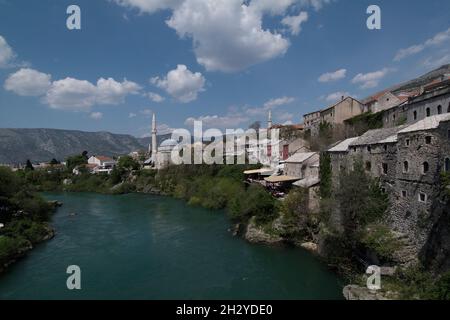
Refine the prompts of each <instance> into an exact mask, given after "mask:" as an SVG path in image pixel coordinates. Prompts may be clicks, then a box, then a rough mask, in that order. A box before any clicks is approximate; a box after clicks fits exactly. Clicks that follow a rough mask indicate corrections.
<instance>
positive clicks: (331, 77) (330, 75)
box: [318, 69, 347, 82]
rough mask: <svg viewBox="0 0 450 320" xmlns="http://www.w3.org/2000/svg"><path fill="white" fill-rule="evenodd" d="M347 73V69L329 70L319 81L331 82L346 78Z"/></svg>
mask: <svg viewBox="0 0 450 320" xmlns="http://www.w3.org/2000/svg"><path fill="white" fill-rule="evenodd" d="M346 75H347V69H339V70H336V71H334V72H327V73H324V74H322V75H321V76H320V77H319V79H318V80H319V82H331V81H337V80H341V79H344V78H345V76H346Z"/></svg>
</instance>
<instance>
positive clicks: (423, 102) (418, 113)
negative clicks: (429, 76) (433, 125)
mask: <svg viewBox="0 0 450 320" xmlns="http://www.w3.org/2000/svg"><path fill="white" fill-rule="evenodd" d="M449 112H450V79H447V80H444V81H437V82H433V83H431V84H429V85H428V86H425V87H423V88H422V92H421V94H419V95H416V96H411V97H409V98H408V100H406V101H405V102H402V103H400V104H399V105H396V106H394V107H392V108H389V109H386V110H385V111H384V112H383V126H384V127H393V126H396V125H398V124H399V123H407V124H412V123H415V122H417V121H420V120H422V119H425V118H427V117H431V116H434V115H439V114H444V113H449Z"/></svg>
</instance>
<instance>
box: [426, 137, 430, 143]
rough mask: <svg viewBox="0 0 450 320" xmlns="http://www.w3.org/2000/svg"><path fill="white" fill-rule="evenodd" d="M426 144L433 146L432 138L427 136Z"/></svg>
mask: <svg viewBox="0 0 450 320" xmlns="http://www.w3.org/2000/svg"><path fill="white" fill-rule="evenodd" d="M425 143H426V144H431V136H426V137H425Z"/></svg>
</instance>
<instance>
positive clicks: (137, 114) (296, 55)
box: [0, 0, 450, 136]
mask: <svg viewBox="0 0 450 320" xmlns="http://www.w3.org/2000/svg"><path fill="white" fill-rule="evenodd" d="M374 3H376V4H378V5H379V6H380V7H381V10H382V11H381V12H382V29H381V30H368V28H367V27H366V19H367V17H368V15H367V14H366V9H367V7H368V6H369V5H370V4H374ZM71 4H77V5H78V6H79V7H80V8H81V27H82V29H81V30H68V29H67V27H66V19H67V16H68V15H67V14H66V9H67V7H68V6H69V5H71ZM449 12H450V1H448V0H427V1H410V0H389V1H387V0H386V1H365V0H246V1H243V0H95V1H92V0H76V1H73V0H71V1H65V0H40V1H29V0H28V1H24V0H0V127H7V128H64V129H77V130H87V131H101V130H107V131H111V132H115V133H128V134H133V135H135V136H143V135H147V134H149V127H150V120H151V114H152V112H156V113H157V116H158V122H159V126H160V132H165V131H167V130H169V129H170V128H179V127H187V128H189V127H190V126H191V124H192V122H193V121H194V120H203V122H204V125H205V126H207V127H217V128H238V127H242V128H246V127H247V126H248V125H249V124H250V123H252V122H253V121H255V120H262V121H265V119H266V114H267V112H268V110H269V109H272V110H273V116H274V121H275V122H276V123H298V122H300V121H301V117H302V115H303V114H304V113H307V112H310V111H313V110H316V109H319V108H323V107H326V106H327V105H329V104H332V103H333V102H335V101H336V99H339V98H340V97H341V96H342V95H353V96H356V97H357V98H361V99H362V98H364V97H366V96H368V95H370V94H372V93H375V92H376V91H379V90H381V89H383V88H384V87H387V86H389V85H392V84H395V83H397V82H400V81H404V80H407V79H410V78H412V77H415V76H417V75H420V74H422V73H425V72H427V71H429V70H431V69H433V68H435V67H438V66H440V65H442V64H445V63H449V62H450V19H449Z"/></svg>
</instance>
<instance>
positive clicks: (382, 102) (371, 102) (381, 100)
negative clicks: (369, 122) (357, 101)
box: [363, 91, 407, 113]
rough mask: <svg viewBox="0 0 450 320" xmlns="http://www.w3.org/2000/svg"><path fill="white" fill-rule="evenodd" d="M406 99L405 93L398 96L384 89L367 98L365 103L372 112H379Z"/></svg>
mask: <svg viewBox="0 0 450 320" xmlns="http://www.w3.org/2000/svg"><path fill="white" fill-rule="evenodd" d="M406 99H407V97H405V96H403V95H399V96H396V95H395V94H393V93H392V92H390V91H382V92H379V93H377V94H376V95H374V96H371V97H369V98H368V99H365V100H364V101H363V103H364V104H365V105H366V107H367V109H368V110H370V111H371V112H372V113H377V112H381V111H384V110H387V109H390V108H392V107H395V106H398V105H399V104H400V103H402V102H404V101H405V100H406Z"/></svg>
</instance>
